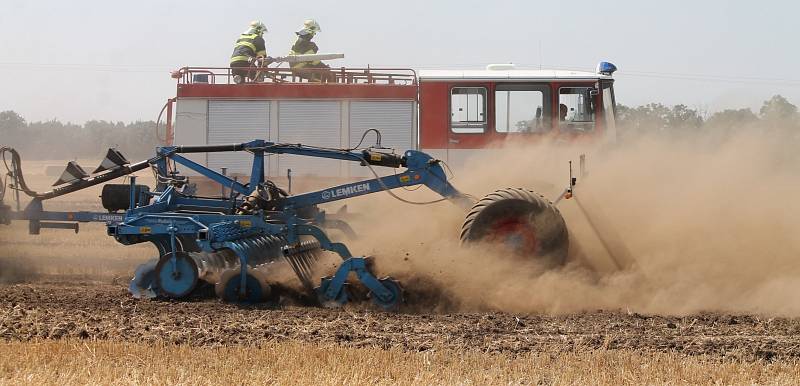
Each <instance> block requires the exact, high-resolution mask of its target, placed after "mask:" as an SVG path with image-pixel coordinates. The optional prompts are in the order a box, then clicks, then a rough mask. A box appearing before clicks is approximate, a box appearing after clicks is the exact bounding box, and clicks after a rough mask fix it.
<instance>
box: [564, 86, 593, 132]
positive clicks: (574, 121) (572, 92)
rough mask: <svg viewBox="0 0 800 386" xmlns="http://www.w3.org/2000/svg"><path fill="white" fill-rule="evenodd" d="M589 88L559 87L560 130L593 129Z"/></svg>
mask: <svg viewBox="0 0 800 386" xmlns="http://www.w3.org/2000/svg"><path fill="white" fill-rule="evenodd" d="M591 90H592V88H591V87H562V88H560V89H559V91H558V94H559V95H558V103H559V106H558V107H559V126H560V127H561V129H562V130H563V129H567V130H577V131H590V130H593V129H594V120H595V112H594V105H593V103H592V95H591Z"/></svg>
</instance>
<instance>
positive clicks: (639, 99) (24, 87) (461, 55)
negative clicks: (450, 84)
mask: <svg viewBox="0 0 800 386" xmlns="http://www.w3.org/2000/svg"><path fill="white" fill-rule="evenodd" d="M798 16H800V2H795V1H704V2H700V1H676V0H673V1H668V2H664V1H658V2H656V1H641V0H639V1H633V0H631V1H628V0H625V1H610V0H609V1H552V0H551V1H534V0H528V1H485V0H484V1H467V0H461V1H431V0H428V1H417V0H406V1H394V2H386V1H359V0H337V1H311V0H306V1H294V2H292V1H273V2H270V1H213V2H212V1H205V0H191V1H188V0H187V1H167V0H160V1H156V0H137V1H130V0H128V1H114V0H104V1H82V0H74V1H64V0H60V1H55V0H37V1H30V0H0V85H1V86H0V87H2V91H0V110H9V109H10V110H16V111H17V112H19V113H21V114H22V115H23V116H24V117H26V118H27V119H28V120H47V119H52V118H57V119H60V120H64V121H73V122H79V123H81V122H83V121H85V120H87V119H91V118H96V119H105V120H115V121H116V120H124V121H130V120H136V119H143V120H148V119H155V118H156V116H157V114H158V111H159V109H160V107H161V106H162V105H163V103H164V101H165V100H166V99H167V98H169V97H171V96H174V94H175V81H174V80H173V79H170V77H169V71H170V70H172V69H176V68H179V67H181V66H186V65H193V66H204V65H207V66H224V65H227V63H228V58H229V56H230V53H231V50H232V47H233V42H234V41H235V39H236V38H237V36H238V34H239V33H240V32H242V30H244V29H245V27H246V26H247V23H248V22H249V21H250V20H252V19H260V20H262V21H263V22H264V23H265V24H266V25H267V26H268V28H269V33H268V34H266V35H265V39H266V40H267V49H268V51H269V53H270V54H271V55H273V56H275V55H280V54H285V53H286V52H287V51H288V49H289V47H290V46H291V43H292V42H293V31H296V30H297V29H298V28H299V26H300V24H301V22H302V20H303V19H306V18H315V19H316V20H317V21H318V22H319V23H320V24H321V26H322V33H321V34H320V35H319V36H318V37H317V42H318V44H319V45H320V47H321V51H324V52H342V53H344V54H345V55H346V59H344V60H338V61H335V62H332V63H331V64H334V65H335V66H341V65H353V66H359V67H360V66H365V65H367V64H369V65H372V66H381V65H391V66H401V67H411V68H415V69H420V68H483V67H484V66H485V65H486V64H488V63H507V62H513V63H516V64H518V65H526V66H534V67H538V66H539V65H540V64H541V65H543V66H544V67H547V68H554V67H557V68H586V69H593V68H594V66H595V65H596V63H597V62H598V61H600V60H609V61H611V62H613V63H615V64H617V66H618V67H619V69H620V71H619V72H618V73H617V74H616V78H617V83H616V87H617V99H618V101H619V102H621V103H624V104H628V105H637V104H641V103H647V102H652V101H656V102H662V103H667V104H674V103H685V104H688V105H690V106H692V107H700V108H703V109H708V110H709V111H714V110H718V109H721V108H729V107H757V106H758V105H759V103H760V102H761V101H762V100H764V99H766V98H767V97H769V96H771V95H773V94H777V93H780V94H783V95H784V96H786V97H788V98H789V100H790V101H792V102H794V103H795V104H799V105H800V49H798V48H799V47H798V43H797V39H798V37H800V23H798V22H797V18H798ZM540 47H541V48H540ZM540 53H541V54H540Z"/></svg>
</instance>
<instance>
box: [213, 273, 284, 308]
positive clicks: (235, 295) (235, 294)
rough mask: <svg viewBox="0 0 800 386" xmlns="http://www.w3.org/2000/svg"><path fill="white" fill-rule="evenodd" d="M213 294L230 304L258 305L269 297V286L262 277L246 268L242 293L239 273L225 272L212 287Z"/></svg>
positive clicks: (260, 274)
mask: <svg viewBox="0 0 800 386" xmlns="http://www.w3.org/2000/svg"><path fill="white" fill-rule="evenodd" d="M214 292H216V294H217V297H219V298H220V299H222V300H224V301H226V302H231V303H250V304H252V303H259V302H262V301H264V300H266V299H267V298H268V297H269V295H270V292H271V290H270V286H269V284H267V280H266V278H264V275H263V274H262V273H261V272H260V271H258V270H256V269H254V268H247V273H246V274H245V285H244V291H242V274H241V271H240V270H238V269H236V270H228V271H226V272H225V273H224V274H223V275H222V277H221V278H220V280H219V282H218V283H217V284H216V285H215V286H214Z"/></svg>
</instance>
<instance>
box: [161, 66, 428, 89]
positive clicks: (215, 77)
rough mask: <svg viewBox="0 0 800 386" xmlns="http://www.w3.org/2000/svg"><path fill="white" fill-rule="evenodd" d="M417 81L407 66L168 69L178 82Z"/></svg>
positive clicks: (404, 84) (377, 82) (381, 82)
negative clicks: (236, 78)
mask: <svg viewBox="0 0 800 386" xmlns="http://www.w3.org/2000/svg"><path fill="white" fill-rule="evenodd" d="M234 75H240V77H241V79H243V80H244V81H243V82H241V83H238V84H241V85H258V84H265V83H266V84H284V83H286V84H296V83H311V84H367V85H400V86H414V85H416V84H417V73H416V71H414V70H413V69H410V68H369V67H367V68H347V67H340V68H330V69H328V68H301V69H297V68H294V69H293V68H286V67H249V68H248V67H240V68H231V67H183V68H181V69H179V70H177V71H174V72H173V73H172V77H173V78H175V79H177V80H178V84H237V83H236V82H234Z"/></svg>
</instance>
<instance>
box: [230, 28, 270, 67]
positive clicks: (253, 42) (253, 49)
mask: <svg viewBox="0 0 800 386" xmlns="http://www.w3.org/2000/svg"><path fill="white" fill-rule="evenodd" d="M256 56H267V49H266V46H265V43H264V38H263V37H261V35H257V34H242V35H241V36H239V39H238V40H236V45H234V46H233V54H231V60H230V61H231V63H233V62H246V61H249V60H250V58H254V57H256Z"/></svg>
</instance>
